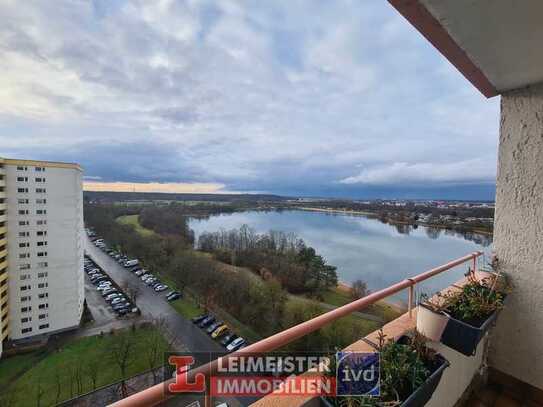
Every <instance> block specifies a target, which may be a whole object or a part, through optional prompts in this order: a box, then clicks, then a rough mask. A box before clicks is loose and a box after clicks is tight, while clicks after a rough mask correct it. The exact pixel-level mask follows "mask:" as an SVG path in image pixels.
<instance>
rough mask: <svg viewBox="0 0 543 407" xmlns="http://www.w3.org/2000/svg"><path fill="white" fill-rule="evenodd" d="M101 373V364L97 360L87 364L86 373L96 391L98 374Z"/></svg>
mask: <svg viewBox="0 0 543 407" xmlns="http://www.w3.org/2000/svg"><path fill="white" fill-rule="evenodd" d="M99 372H100V364H99V363H98V361H97V360H95V359H93V360H90V361H88V362H87V368H86V373H87V375H88V376H89V379H90V381H91V384H92V389H93V390H96V383H97V382H98V373H99Z"/></svg>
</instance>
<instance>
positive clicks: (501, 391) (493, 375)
mask: <svg viewBox="0 0 543 407" xmlns="http://www.w3.org/2000/svg"><path fill="white" fill-rule="evenodd" d="M464 407H543V391H542V390H539V389H536V388H535V387H533V386H530V385H528V384H526V383H523V382H521V381H519V380H517V379H515V378H513V377H510V376H508V375H505V374H503V373H501V372H498V371H495V370H493V369H491V370H490V372H489V377H488V384H486V385H485V386H483V387H482V388H481V389H478V390H475V391H474V392H473V393H472V394H471V395H470V398H469V399H468V401H467V402H466V403H465V404H464Z"/></svg>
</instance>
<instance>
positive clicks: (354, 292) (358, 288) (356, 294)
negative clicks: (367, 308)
mask: <svg viewBox="0 0 543 407" xmlns="http://www.w3.org/2000/svg"><path fill="white" fill-rule="evenodd" d="M369 293H370V291H369V290H368V285H367V284H366V283H365V282H364V281H362V280H356V281H354V282H353V284H352V287H351V297H352V299H353V300H358V299H359V298H362V297H365V296H366V295H368V294H369Z"/></svg>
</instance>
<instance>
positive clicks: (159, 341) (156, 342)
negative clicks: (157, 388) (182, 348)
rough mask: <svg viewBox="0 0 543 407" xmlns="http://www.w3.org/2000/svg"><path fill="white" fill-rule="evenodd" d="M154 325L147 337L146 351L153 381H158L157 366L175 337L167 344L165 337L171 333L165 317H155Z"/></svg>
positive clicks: (146, 358)
mask: <svg viewBox="0 0 543 407" xmlns="http://www.w3.org/2000/svg"><path fill="white" fill-rule="evenodd" d="M153 326H154V327H155V329H153V330H152V332H151V334H150V335H147V336H146V337H145V348H144V353H145V360H146V362H147V366H148V368H149V370H151V374H152V375H153V383H157V380H158V371H157V369H156V367H157V365H158V364H159V363H160V361H161V358H162V357H163V355H164V352H166V351H167V350H168V349H169V348H170V346H171V345H172V344H173V341H175V339H172V338H170V339H171V342H169V343H168V344H167V345H166V346H165V344H164V339H165V338H167V337H170V336H171V335H170V332H169V331H168V330H167V328H166V321H165V320H164V319H163V318H157V319H155V320H154V321H153Z"/></svg>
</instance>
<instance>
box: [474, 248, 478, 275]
mask: <svg viewBox="0 0 543 407" xmlns="http://www.w3.org/2000/svg"><path fill="white" fill-rule="evenodd" d="M476 271H477V254H476V253H473V275H475V272H476Z"/></svg>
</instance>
